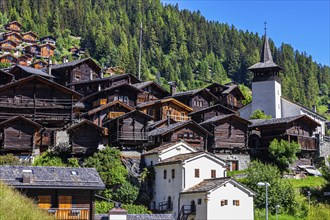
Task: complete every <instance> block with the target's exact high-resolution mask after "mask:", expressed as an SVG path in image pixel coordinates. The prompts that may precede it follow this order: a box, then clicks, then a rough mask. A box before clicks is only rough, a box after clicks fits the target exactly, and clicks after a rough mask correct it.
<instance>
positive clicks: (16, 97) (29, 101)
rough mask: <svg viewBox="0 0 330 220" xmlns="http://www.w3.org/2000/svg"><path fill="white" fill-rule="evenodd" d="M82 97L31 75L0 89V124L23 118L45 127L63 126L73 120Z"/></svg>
mask: <svg viewBox="0 0 330 220" xmlns="http://www.w3.org/2000/svg"><path fill="white" fill-rule="evenodd" d="M79 99H81V95H80V94H78V93H76V92H74V91H72V90H70V89H68V88H66V87H63V86H61V85H59V84H57V83H54V82H52V81H49V80H47V79H45V78H43V77H41V76H39V75H33V76H30V77H27V78H24V79H21V80H18V81H16V82H13V83H10V84H6V85H4V86H2V87H0V121H1V120H7V119H8V118H10V117H12V116H17V115H22V116H24V117H26V118H29V119H31V120H34V121H36V122H38V123H41V124H45V125H46V124H47V126H56V127H63V126H64V125H65V124H66V123H68V122H71V121H72V120H73V119H74V114H73V106H74V104H75V103H76V102H77V101H78V100H79Z"/></svg>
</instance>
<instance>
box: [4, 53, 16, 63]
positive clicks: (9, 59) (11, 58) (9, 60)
mask: <svg viewBox="0 0 330 220" xmlns="http://www.w3.org/2000/svg"><path fill="white" fill-rule="evenodd" d="M0 63H10V64H11V65H15V64H16V63H18V58H16V57H14V56H13V55H11V54H5V55H2V56H0Z"/></svg>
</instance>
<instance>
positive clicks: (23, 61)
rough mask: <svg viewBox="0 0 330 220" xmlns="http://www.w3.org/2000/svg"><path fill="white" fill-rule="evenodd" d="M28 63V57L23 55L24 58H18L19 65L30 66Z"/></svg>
mask: <svg viewBox="0 0 330 220" xmlns="http://www.w3.org/2000/svg"><path fill="white" fill-rule="evenodd" d="M28 62H29V57H28V56H25V55H22V56H20V57H18V65H20V66H28Z"/></svg>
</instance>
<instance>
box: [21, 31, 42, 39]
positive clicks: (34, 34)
mask: <svg viewBox="0 0 330 220" xmlns="http://www.w3.org/2000/svg"><path fill="white" fill-rule="evenodd" d="M27 34H31V35H33V36H34V37H36V38H37V37H38V35H37V34H36V33H34V32H33V31H28V32H25V33H23V34H21V35H22V37H23V36H24V35H27Z"/></svg>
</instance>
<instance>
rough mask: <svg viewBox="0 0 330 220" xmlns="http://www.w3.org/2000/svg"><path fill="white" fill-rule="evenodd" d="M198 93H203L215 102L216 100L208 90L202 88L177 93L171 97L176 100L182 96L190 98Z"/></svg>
mask: <svg viewBox="0 0 330 220" xmlns="http://www.w3.org/2000/svg"><path fill="white" fill-rule="evenodd" d="M200 92H205V93H206V95H208V96H209V97H211V98H212V99H213V100H217V99H218V98H217V97H216V96H215V95H213V94H212V93H211V92H210V91H209V90H208V89H204V88H202V89H195V90H190V91H185V92H177V93H175V94H173V95H172V96H171V97H173V98H177V97H183V96H190V95H195V94H197V93H200Z"/></svg>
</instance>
